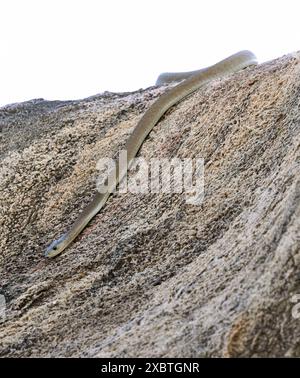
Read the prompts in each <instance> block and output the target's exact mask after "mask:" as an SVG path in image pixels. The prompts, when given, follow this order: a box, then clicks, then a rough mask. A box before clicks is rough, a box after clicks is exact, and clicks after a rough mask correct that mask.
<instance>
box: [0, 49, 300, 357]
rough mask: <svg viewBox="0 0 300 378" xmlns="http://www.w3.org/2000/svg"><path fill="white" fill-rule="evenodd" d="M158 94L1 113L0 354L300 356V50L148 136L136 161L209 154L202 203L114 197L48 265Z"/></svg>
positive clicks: (236, 80)
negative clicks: (101, 168) (100, 168)
mask: <svg viewBox="0 0 300 378" xmlns="http://www.w3.org/2000/svg"><path fill="white" fill-rule="evenodd" d="M167 88H168V87H167V86H165V87H160V88H157V87H152V88H148V89H146V90H139V91H137V92H134V93H122V94H116V93H109V92H105V93H104V94H100V95H96V96H93V97H91V98H88V99H85V100H79V101H65V102H61V101H45V100H42V99H39V100H33V101H28V102H25V103H22V104H14V105H9V106H6V107H3V108H1V109H0V127H1V142H0V147H1V171H0V175H1V180H0V185H1V235H0V247H1V255H0V274H1V276H0V294H2V295H4V298H5V301H6V306H7V308H6V312H5V316H4V315H3V314H2V320H1V319H0V356H9V357H12V356H13V357H19V356H22V357H28V356H43V357H50V356H51V357H58V356H81V357H96V356H98V357H117V356H118V357H128V356H132V357H212V356H226V357H239V356H242V357H250V356H251V357H253V356H269V357H274V356H298V357H299V356H300V310H299V303H300V300H299V297H297V296H296V295H297V294H300V268H299V265H300V175H299V173H300V170H299V168H300V148H299V144H300V133H299V131H300V54H297V53H295V54H291V55H288V56H285V57H283V58H280V59H277V60H275V61H272V62H268V63H265V64H262V65H259V66H258V67H255V68H251V69H247V70H245V71H243V72H239V73H237V74H234V75H231V76H229V77H227V78H224V79H220V80H216V81H214V82H212V83H211V84H210V85H208V86H207V87H205V88H203V89H201V90H199V91H197V92H196V93H194V94H193V95H191V96H190V97H188V98H187V99H185V100H184V101H182V102H181V103H180V104H178V105H177V106H174V107H173V108H172V109H170V110H169V111H168V112H167V114H166V115H165V117H164V118H163V119H162V120H161V121H160V122H159V123H158V124H157V125H156V127H155V128H154V130H153V131H152V132H151V134H150V135H149V137H148V138H147V140H146V142H145V143H144V145H143V147H142V148H141V150H140V153H139V155H140V156H141V157H144V158H145V159H149V158H151V157H156V158H157V157H159V158H172V157H178V158H186V157H190V158H192V157H203V158H204V159H205V198H204V202H203V203H202V205H201V206H196V205H191V204H187V203H186V197H185V194H184V193H177V194H143V195H141V194H132V193H126V194H120V193H116V194H115V195H113V196H111V197H110V199H109V200H108V202H107V204H106V205H105V207H104V208H103V210H102V211H101V212H100V213H99V214H98V215H97V216H96V217H95V218H94V220H93V221H92V222H91V223H90V225H89V226H88V227H87V228H86V229H85V230H84V232H83V233H82V234H81V235H80V236H79V237H78V238H77V239H76V241H75V243H73V244H72V246H71V247H70V248H68V249H67V250H66V252H65V253H63V254H62V255H61V256H59V257H57V258H56V259H51V260H50V259H46V258H45V257H44V255H43V252H44V249H45V247H46V246H47V245H48V244H49V243H50V242H51V241H52V240H54V239H56V238H58V237H59V236H60V235H61V234H62V233H64V232H65V231H66V230H67V229H68V227H69V226H70V225H71V224H72V222H73V221H74V220H75V219H76V217H77V216H78V214H79V212H80V211H81V210H82V209H83V208H84V206H85V205H86V204H87V203H88V202H89V201H90V199H91V198H92V197H93V195H94V193H95V190H96V189H95V178H96V176H97V169H96V162H97V161H98V159H99V158H101V157H113V156H115V154H116V153H117V151H118V150H119V149H121V148H122V147H123V146H124V143H125V141H126V139H127V138H128V136H129V135H130V133H131V131H132V128H133V127H134V126H135V125H136V123H137V122H138V120H139V118H140V117H141V115H142V114H143V113H144V112H145V110H146V109H147V108H148V107H149V106H150V105H151V103H152V102H153V101H154V100H155V99H156V98H158V96H159V95H161V94H162V93H163V92H164V91H165V90H166V89H167ZM131 174H133V173H131ZM298 300H299V302H298V303H297V301H298Z"/></svg>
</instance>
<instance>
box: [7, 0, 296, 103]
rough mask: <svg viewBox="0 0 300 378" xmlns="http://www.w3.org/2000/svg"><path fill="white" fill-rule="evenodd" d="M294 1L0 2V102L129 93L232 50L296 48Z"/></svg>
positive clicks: (275, 53) (261, 56)
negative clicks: (159, 77)
mask: <svg viewBox="0 0 300 378" xmlns="http://www.w3.org/2000/svg"><path fill="white" fill-rule="evenodd" d="M299 11H300V1H299V0H285V1H282V0H279V1H276V0H272V1H271V0H270V1H269V0H251V1H242V0H205V1H202V0H148V1H146V0H1V1H0V106H3V105H5V104H9V103H15V102H20V101H27V100H30V99H33V98H44V99H47V100H71V99H79V98H84V97H88V96H92V95H95V94H97V93H101V92H104V91H106V90H107V91H115V92H122V91H132V90H136V89H139V88H146V87H148V86H151V85H153V84H154V83H155V80H156V77H157V76H158V75H159V73H160V72H164V71H190V70H196V69H199V68H201V67H205V66H208V65H211V64H214V63H216V62H218V61H219V60H221V59H224V58H225V57H227V56H229V55H231V54H233V53H235V52H237V51H240V50H251V51H253V52H254V53H255V54H256V56H257V58H258V61H259V62H260V63H262V62H265V61H268V60H271V59H274V58H277V57H280V56H282V55H284V54H288V53H291V52H294V51H297V50H300V35H299V34H300V33H299V31H300V21H299V20H300V18H299V17H300V16H299V15H300V12H299Z"/></svg>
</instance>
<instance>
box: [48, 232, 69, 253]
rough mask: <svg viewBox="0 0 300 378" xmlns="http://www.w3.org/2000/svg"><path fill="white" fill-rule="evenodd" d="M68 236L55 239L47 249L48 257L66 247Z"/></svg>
mask: <svg viewBox="0 0 300 378" xmlns="http://www.w3.org/2000/svg"><path fill="white" fill-rule="evenodd" d="M65 242H66V236H65V234H64V235H62V236H61V237H60V238H59V239H57V240H54V241H53V242H52V243H51V244H50V245H49V247H47V249H46V251H45V256H46V257H54V256H56V255H59V254H60V253H61V252H62V251H63V250H64V249H65V247H66V243H65Z"/></svg>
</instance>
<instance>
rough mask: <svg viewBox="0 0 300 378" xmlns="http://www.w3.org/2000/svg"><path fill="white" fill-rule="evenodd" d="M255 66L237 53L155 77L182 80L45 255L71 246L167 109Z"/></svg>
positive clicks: (253, 60)
mask: <svg viewBox="0 0 300 378" xmlns="http://www.w3.org/2000/svg"><path fill="white" fill-rule="evenodd" d="M255 64H257V61H256V57H255V55H254V54H253V53H252V52H250V51H240V52H238V53H236V54H234V55H231V56H229V57H228V58H226V59H224V60H222V61H220V62H218V63H216V64H214V65H213V66H210V67H207V68H203V69H200V70H197V71H192V72H182V73H163V74H161V75H159V77H158V79H157V82H156V85H161V84H164V83H169V82H173V81H179V80H183V79H184V80H183V81H181V82H180V83H179V84H178V85H176V86H175V87H173V88H172V89H170V90H169V91H167V92H166V93H164V94H163V95H162V96H161V97H159V98H158V99H157V100H156V101H155V102H154V103H153V104H152V105H151V106H150V108H149V109H148V110H147V111H146V112H145V114H144V115H143V116H142V118H141V119H140V121H139V122H138V124H137V125H136V127H135V128H134V130H133V132H132V134H131V136H130V137H129V139H128V141H127V143H126V145H125V150H126V151H127V166H122V165H121V164H120V162H119V161H118V162H117V164H116V167H115V170H113V171H112V172H111V173H110V174H113V175H114V177H116V180H109V178H107V179H106V181H105V183H104V185H105V186H106V191H105V192H104V193H102V192H101V193H99V192H97V193H96V194H95V197H94V198H93V200H92V201H91V202H90V203H89V204H88V205H87V206H86V208H85V209H84V210H83V212H82V213H81V214H80V215H79V216H78V218H77V219H76V220H75V222H74V223H73V225H72V226H71V228H70V229H69V231H68V232H67V233H66V234H64V235H62V236H61V237H60V238H59V239H58V240H55V241H54V242H52V243H51V244H50V245H49V247H48V248H47V249H46V251H45V256H47V257H54V256H57V255H58V254H60V253H61V252H62V251H63V250H64V249H65V248H67V247H68V246H69V245H70V244H71V242H72V241H73V240H74V239H75V238H76V237H77V236H78V235H79V233H80V232H81V231H82V230H83V229H84V228H85V227H86V225H87V224H88V223H89V222H90V220H91V219H92V218H93V217H94V216H95V215H96V214H97V213H98V212H99V210H100V209H101V208H102V207H103V206H104V204H105V203H106V201H107V199H108V197H109V196H110V194H111V193H112V192H113V191H114V190H115V188H116V186H117V185H118V183H119V182H120V181H121V180H122V179H123V177H124V176H125V175H126V172H127V170H128V168H129V167H130V165H131V163H132V161H133V159H134V157H135V156H136V154H137V152H138V150H139V149H140V147H141V145H142V144H143V142H144V140H145V138H146V137H147V135H148V134H149V133H150V131H151V130H152V129H153V127H154V126H155V125H156V124H157V122H158V121H159V119H160V118H161V117H162V116H163V114H164V113H165V112H166V111H167V110H168V109H169V108H170V107H171V106H173V105H174V104H176V103H178V102H179V101H181V100H182V99H184V98H185V97H186V96H188V95H189V94H191V93H192V92H194V91H196V90H197V89H198V88H200V87H202V86H203V85H205V84H207V83H208V82H209V81H211V80H214V79H217V78H219V77H222V76H225V75H228V74H231V73H234V72H237V71H239V70H242V69H244V68H246V67H248V66H251V65H255Z"/></svg>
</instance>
